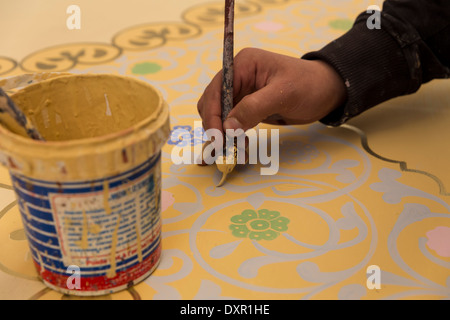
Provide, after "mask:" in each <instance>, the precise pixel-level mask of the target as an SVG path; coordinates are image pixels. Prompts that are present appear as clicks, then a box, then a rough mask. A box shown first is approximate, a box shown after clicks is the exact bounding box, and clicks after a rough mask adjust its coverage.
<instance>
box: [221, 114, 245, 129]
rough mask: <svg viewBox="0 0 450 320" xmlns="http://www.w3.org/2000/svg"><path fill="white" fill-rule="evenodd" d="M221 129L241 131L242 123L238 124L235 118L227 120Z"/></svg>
mask: <svg viewBox="0 0 450 320" xmlns="http://www.w3.org/2000/svg"><path fill="white" fill-rule="evenodd" d="M223 128H224V129H225V130H227V129H232V130H237V129H243V128H242V123H240V122H239V121H238V119H236V118H233V117H231V118H228V119H227V120H225V122H224V123H223Z"/></svg>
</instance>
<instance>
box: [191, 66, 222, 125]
mask: <svg viewBox="0 0 450 320" xmlns="http://www.w3.org/2000/svg"><path fill="white" fill-rule="evenodd" d="M221 90H222V71H220V72H219V73H217V74H216V75H215V76H214V78H213V79H212V80H211V82H210V84H209V85H208V86H207V87H206V89H205V91H204V92H203V94H202V96H201V97H200V99H199V101H198V103H197V110H198V112H199V114H200V117H201V118H202V121H203V127H204V129H205V130H208V129H218V130H220V132H222V133H223V126H222V107H221Z"/></svg>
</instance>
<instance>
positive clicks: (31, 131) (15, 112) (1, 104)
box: [0, 88, 44, 141]
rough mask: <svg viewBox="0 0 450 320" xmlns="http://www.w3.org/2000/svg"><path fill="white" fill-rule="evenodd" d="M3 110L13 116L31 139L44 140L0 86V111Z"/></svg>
mask: <svg viewBox="0 0 450 320" xmlns="http://www.w3.org/2000/svg"><path fill="white" fill-rule="evenodd" d="M3 112H5V113H8V114H9V115H10V116H11V117H13V118H14V119H15V120H16V121H17V123H18V124H19V125H20V126H21V127H23V128H24V129H25V131H26V132H27V135H28V136H29V137H30V138H31V139H34V140H41V141H44V138H42V136H41V134H40V133H39V131H37V129H36V128H35V127H34V126H33V125H32V124H31V122H30V120H28V119H27V117H26V116H25V114H24V113H23V112H22V111H21V110H20V109H19V108H18V107H17V106H16V104H15V103H14V101H12V99H11V98H10V97H9V96H8V94H7V93H6V92H5V91H3V89H2V88H0V113H3Z"/></svg>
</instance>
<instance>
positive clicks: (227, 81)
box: [216, 0, 237, 187]
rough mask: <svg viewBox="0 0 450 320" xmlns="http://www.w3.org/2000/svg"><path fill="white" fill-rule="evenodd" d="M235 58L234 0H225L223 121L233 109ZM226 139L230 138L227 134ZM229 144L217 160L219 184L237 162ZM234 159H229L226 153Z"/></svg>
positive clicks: (234, 146)
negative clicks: (219, 175) (220, 173)
mask: <svg viewBox="0 0 450 320" xmlns="http://www.w3.org/2000/svg"><path fill="white" fill-rule="evenodd" d="M233 59H234V0H225V21H224V35H223V61H222V63H223V67H222V91H221V107H222V110H221V112H222V122H224V121H225V120H226V118H227V117H228V114H229V113H230V111H231V109H233ZM225 138H226V139H230V138H228V137H227V135H226V134H225ZM227 145H229V147H228V149H230V150H227V148H226V147H224V150H223V151H224V155H223V156H222V157H220V158H221V159H220V160H219V161H217V160H216V165H217V169H219V171H220V172H222V178H221V180H220V181H219V183H218V184H217V186H218V187H219V186H221V185H222V184H223V183H224V182H225V179H226V177H227V175H228V174H229V173H230V172H231V171H233V169H234V167H235V166H236V162H237V154H236V153H237V152H236V151H237V148H236V144H235V143H233V144H227V143H225V146H227ZM227 154H228V157H229V158H231V157H233V159H227V157H226V155H227Z"/></svg>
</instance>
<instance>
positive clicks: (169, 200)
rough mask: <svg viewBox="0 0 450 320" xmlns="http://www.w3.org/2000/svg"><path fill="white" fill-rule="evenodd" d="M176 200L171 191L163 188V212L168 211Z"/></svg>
mask: <svg viewBox="0 0 450 320" xmlns="http://www.w3.org/2000/svg"><path fill="white" fill-rule="evenodd" d="M174 202H175V198H174V197H173V194H172V193H170V192H169V191H165V190H162V192H161V212H164V211H166V209H167V208H168V207H170V206H171V205H172V204H173V203H174Z"/></svg>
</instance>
